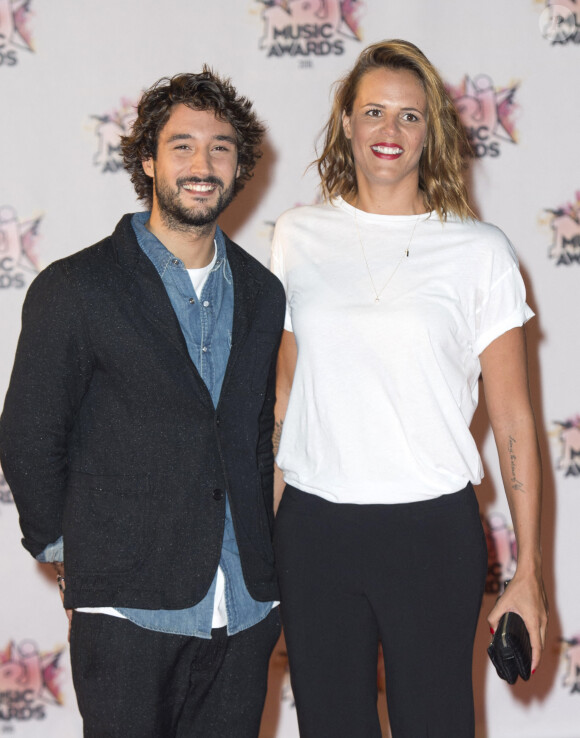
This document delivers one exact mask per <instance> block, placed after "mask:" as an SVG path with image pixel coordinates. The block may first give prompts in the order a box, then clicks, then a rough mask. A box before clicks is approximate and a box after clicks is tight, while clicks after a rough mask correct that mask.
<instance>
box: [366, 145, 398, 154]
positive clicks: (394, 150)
mask: <svg viewBox="0 0 580 738" xmlns="http://www.w3.org/2000/svg"><path fill="white" fill-rule="evenodd" d="M371 149H372V150H373V151H376V152H377V153H378V154H391V155H392V154H402V153H403V149H400V148H399V147H398V146H371Z"/></svg>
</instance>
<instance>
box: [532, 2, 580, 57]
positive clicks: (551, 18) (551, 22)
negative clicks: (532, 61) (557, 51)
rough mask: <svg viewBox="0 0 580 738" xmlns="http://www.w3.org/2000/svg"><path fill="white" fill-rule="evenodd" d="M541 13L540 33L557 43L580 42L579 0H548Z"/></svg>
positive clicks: (553, 43)
mask: <svg viewBox="0 0 580 738" xmlns="http://www.w3.org/2000/svg"><path fill="white" fill-rule="evenodd" d="M545 4H546V7H545V8H544V10H543V11H542V14H541V15H540V21H539V25H540V33H541V34H542V36H543V37H544V38H545V39H547V40H548V41H550V43H551V44H552V45H553V46H554V45H555V44H567V43H568V42H571V43H575V44H579V43H580V3H579V2H578V0H546V3H545Z"/></svg>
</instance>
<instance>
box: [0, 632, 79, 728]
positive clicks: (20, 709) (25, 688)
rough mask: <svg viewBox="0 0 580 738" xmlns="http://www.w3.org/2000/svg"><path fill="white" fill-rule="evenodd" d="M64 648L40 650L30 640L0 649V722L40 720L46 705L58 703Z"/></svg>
mask: <svg viewBox="0 0 580 738" xmlns="http://www.w3.org/2000/svg"><path fill="white" fill-rule="evenodd" d="M63 652H64V648H60V649H57V650H55V651H49V652H47V653H40V651H39V650H38V646H37V645H36V644H35V643H33V642H32V641H23V642H22V643H20V645H19V646H18V647H17V646H16V645H15V644H14V643H9V644H8V646H7V647H6V648H5V649H4V651H0V721H1V722H2V723H5V722H8V723H10V722H12V721H14V722H18V721H29V720H44V719H45V718H46V710H47V707H49V706H51V705H62V704H63V699H62V694H61V691H60V686H59V682H60V679H61V677H62V674H63V672H64V669H63V667H62V666H59V662H60V658H61V656H62V654H63Z"/></svg>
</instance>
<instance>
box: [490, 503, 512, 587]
mask: <svg viewBox="0 0 580 738" xmlns="http://www.w3.org/2000/svg"><path fill="white" fill-rule="evenodd" d="M482 524H483V530H484V531H485V537H486V540H487V578H486V580H485V592H486V594H494V595H499V594H501V593H502V592H503V586H504V582H506V581H507V580H508V579H511V578H512V577H513V575H514V574H515V571H516V566H517V547H516V536H515V533H514V529H513V527H512V525H511V523H510V522H509V521H508V520H507V519H506V518H505V517H504V516H503V515H502V514H501V513H498V512H493V513H491V514H490V515H488V516H487V518H482Z"/></svg>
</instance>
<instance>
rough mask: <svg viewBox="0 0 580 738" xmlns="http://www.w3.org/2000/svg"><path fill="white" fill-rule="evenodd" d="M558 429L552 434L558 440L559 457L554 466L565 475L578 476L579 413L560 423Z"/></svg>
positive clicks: (579, 462)
mask: <svg viewBox="0 0 580 738" xmlns="http://www.w3.org/2000/svg"><path fill="white" fill-rule="evenodd" d="M555 425H556V426H558V428H559V430H557V431H556V433H553V434H552V435H556V434H557V436H558V441H559V442H560V458H559V459H558V462H557V465H556V468H557V469H559V470H560V471H563V472H564V476H565V477H578V476H580V415H576V417H575V418H570V419H569V420H566V421H564V422H563V423H560V422H559V421H556V423H555Z"/></svg>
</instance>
